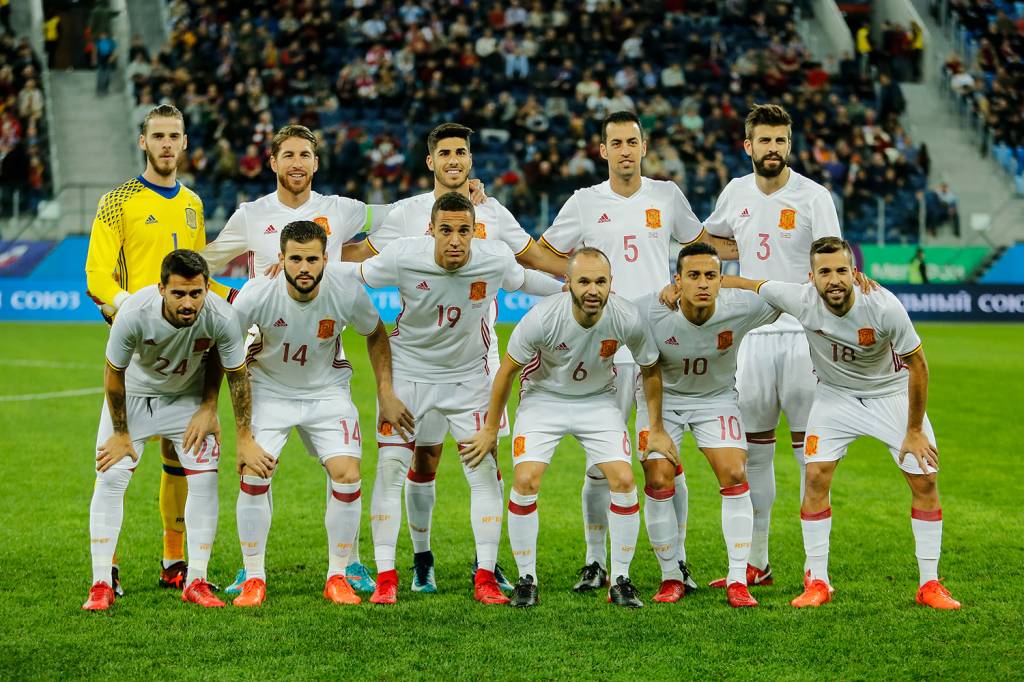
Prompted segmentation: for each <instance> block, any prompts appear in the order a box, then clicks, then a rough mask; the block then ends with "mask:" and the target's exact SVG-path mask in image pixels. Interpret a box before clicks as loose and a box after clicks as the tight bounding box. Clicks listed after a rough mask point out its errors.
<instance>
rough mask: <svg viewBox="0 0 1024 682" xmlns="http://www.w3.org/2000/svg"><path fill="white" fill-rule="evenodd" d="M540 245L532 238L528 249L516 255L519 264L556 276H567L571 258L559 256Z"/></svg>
mask: <svg viewBox="0 0 1024 682" xmlns="http://www.w3.org/2000/svg"><path fill="white" fill-rule="evenodd" d="M538 246H539V245H538V244H537V243H536V242H534V241H533V240H532V239H531V240H530V245H529V246H527V247H526V250H525V251H523V252H521V253H520V254H519V255H518V256H516V260H517V261H518V262H519V264H520V265H522V266H523V267H524V268H529V269H530V270H540V271H541V272H546V273H548V274H549V275H554V276H555V277H565V267H566V265H567V264H568V263H569V259H568V258H565V257H564V256H559V255H558V254H556V253H555V252H554V251H552V250H551V249H542V248H538Z"/></svg>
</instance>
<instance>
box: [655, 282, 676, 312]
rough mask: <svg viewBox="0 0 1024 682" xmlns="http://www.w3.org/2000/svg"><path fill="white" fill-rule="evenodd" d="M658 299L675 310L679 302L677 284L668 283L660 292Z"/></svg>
mask: <svg viewBox="0 0 1024 682" xmlns="http://www.w3.org/2000/svg"><path fill="white" fill-rule="evenodd" d="M658 300H659V301H660V302H661V304H662V305H663V306H665V307H666V308H669V309H670V310H675V309H676V306H677V305H678V304H679V289H678V288H677V287H676V285H675V284H666V285H665V288H664V289H662V290H661V292H660V293H659V294H658Z"/></svg>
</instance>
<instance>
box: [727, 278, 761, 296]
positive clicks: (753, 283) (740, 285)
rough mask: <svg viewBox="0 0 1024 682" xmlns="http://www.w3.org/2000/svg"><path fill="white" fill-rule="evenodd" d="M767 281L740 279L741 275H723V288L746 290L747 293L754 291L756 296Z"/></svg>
mask: <svg viewBox="0 0 1024 682" xmlns="http://www.w3.org/2000/svg"><path fill="white" fill-rule="evenodd" d="M766 281H767V280H763V279H747V278H746V277H740V276H739V275H722V288H724V289H745V290H746V291H753V292H754V293H755V294H756V293H757V292H758V289H760V288H761V285H762V284H764V283H765V282H766Z"/></svg>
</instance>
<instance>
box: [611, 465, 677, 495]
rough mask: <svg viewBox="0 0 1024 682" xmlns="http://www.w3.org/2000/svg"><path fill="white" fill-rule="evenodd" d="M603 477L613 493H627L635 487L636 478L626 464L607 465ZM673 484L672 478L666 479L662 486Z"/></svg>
mask: <svg viewBox="0 0 1024 682" xmlns="http://www.w3.org/2000/svg"><path fill="white" fill-rule="evenodd" d="M604 475H605V477H606V478H607V479H608V488H609V490H611V491H612V492H613V493H628V492H630V491H631V490H633V489H634V488H636V480H635V479H634V478H633V469H632V468H630V466H629V465H628V464H623V465H622V466H616V467H608V468H606V469H605V471H604ZM672 485H674V483H673V482H672V479H669V480H668V483H667V484H666V485H665V486H663V487H666V488H668V487H670V486H672Z"/></svg>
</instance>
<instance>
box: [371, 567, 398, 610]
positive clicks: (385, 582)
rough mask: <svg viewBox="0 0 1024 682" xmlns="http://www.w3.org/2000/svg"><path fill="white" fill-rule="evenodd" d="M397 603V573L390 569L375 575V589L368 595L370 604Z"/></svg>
mask: <svg viewBox="0 0 1024 682" xmlns="http://www.w3.org/2000/svg"><path fill="white" fill-rule="evenodd" d="M397 602H398V571H396V570H395V569H391V570H390V571H384V572H383V573H378V574H377V587H376V588H375V589H374V590H373V594H372V595H370V603H371V604H395V603H397Z"/></svg>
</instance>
